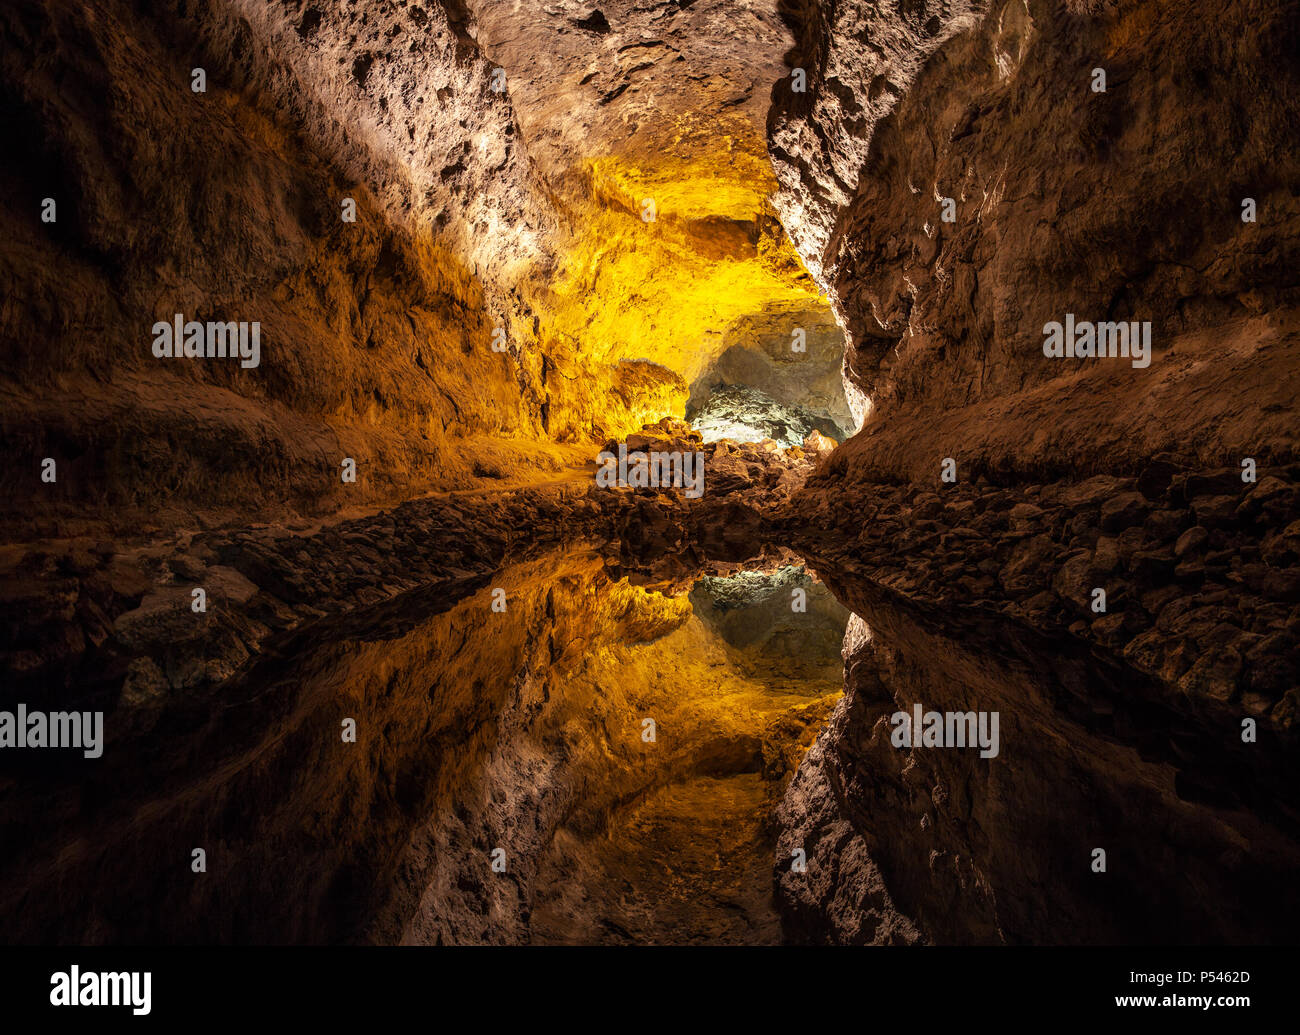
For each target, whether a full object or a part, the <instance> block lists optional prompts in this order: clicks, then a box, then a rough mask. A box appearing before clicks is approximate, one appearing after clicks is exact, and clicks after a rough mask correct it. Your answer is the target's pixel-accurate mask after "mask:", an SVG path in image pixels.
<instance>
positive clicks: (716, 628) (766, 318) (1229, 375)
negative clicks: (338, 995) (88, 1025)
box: [0, 0, 1300, 944]
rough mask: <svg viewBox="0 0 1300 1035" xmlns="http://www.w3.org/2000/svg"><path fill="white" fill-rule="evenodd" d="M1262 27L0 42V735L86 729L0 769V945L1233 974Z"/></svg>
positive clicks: (1280, 276) (1252, 828) (30, 21)
mask: <svg viewBox="0 0 1300 1035" xmlns="http://www.w3.org/2000/svg"><path fill="white" fill-rule="evenodd" d="M1298 35H1300V11H1298V10H1297V8H1296V6H1295V5H1294V4H1291V3H1287V2H1284V0H1244V2H1241V3H1237V4H1232V5H1227V6H1226V7H1225V6H1224V5H1221V4H1212V3H1210V2H1208V0H1187V2H1172V0H1150V2H1139V0H1010V2H1005V3H1003V2H992V3H989V2H985V0H835V2H831V0H771V2H764V0H695V2H688V0H664V2H645V3H635V2H632V0H614V2H608V3H602V4H600V5H599V6H596V5H591V4H586V3H575V2H571V0H554V2H551V3H547V4H529V3H499V2H488V0H483V2H479V0H422V2H419V3H416V2H411V0H370V2H360V0H275V2H263V0H162V2H159V3H155V4H138V3H131V2H129V0H87V2H73V0H44V2H37V0H19V2H16V3H9V4H7V5H5V6H4V7H3V9H0V44H2V46H0V112H2V113H3V114H2V115H0V119H3V123H2V124H0V132H3V135H4V139H5V142H6V145H7V151H6V159H5V161H4V162H3V165H0V298H2V299H3V301H0V350H3V356H4V358H5V359H6V363H5V364H4V367H3V370H0V442H2V443H3V451H4V456H5V464H4V467H3V470H2V471H0V521H3V527H4V536H3V538H4V543H3V545H0V618H3V629H2V630H0V637H2V639H0V676H3V682H2V683H0V710H5V709H11V708H14V707H15V706H16V705H17V704H18V703H24V704H25V705H26V706H28V707H32V708H35V707H44V708H55V707H59V708H85V709H89V708H96V709H102V710H104V712H105V714H106V730H107V733H106V743H105V751H104V755H103V757H102V759H100V760H98V761H97V762H96V763H95V765H97V768H96V769H94V770H93V771H92V770H88V769H87V768H86V767H85V765H83V764H82V761H81V760H80V759H78V760H76V761H75V762H69V761H67V759H66V758H62V759H61V758H56V757H54V756H52V755H51V754H49V753H44V754H42V753H40V752H34V753H28V754H15V753H10V752H8V751H7V749H6V753H5V755H4V756H3V758H2V759H0V824H2V833H3V840H4V842H5V844H6V845H10V846H13V850H12V851H11V852H9V853H8V854H7V855H6V857H5V859H4V860H3V861H0V889H3V890H0V917H2V918H3V920H4V924H3V927H4V931H5V935H4V937H5V938H6V939H7V940H12V941H21V942H40V941H56V942H61V943H76V942H82V941H84V942H106V943H113V942H122V941H126V942H133V941H146V942H147V941H164V942H176V941H190V942H193V941H217V942H232V943H239V942H248V941H267V942H281V941H283V942H312V943H320V942H342V941H370V942H387V943H394V942H407V943H520V942H528V941H534V942H559V943H573V942H617V943H630V942H694V943H707V942H727V943H746V942H755V943H756V942H775V941H787V942H788V941H795V942H816V943H834V944H842V943H855V944H881V943H890V944H914V943H923V942H930V943H936V942H937V943H998V942H1025V943H1059V942H1161V943H1168V942H1197V941H1209V942H1251V941H1279V940H1285V939H1286V938H1287V937H1288V936H1289V935H1290V934H1291V932H1293V931H1294V930H1295V926H1296V923H1297V922H1300V903H1298V902H1297V900H1296V895H1295V892H1294V880H1293V877H1292V875H1293V874H1294V872H1295V867H1296V865H1297V863H1298V862H1300V798H1298V797H1297V792H1296V790H1295V788H1296V787H1298V786H1300V782H1298V781H1297V775H1300V774H1297V772H1296V767H1295V761H1294V760H1295V758H1296V757H1297V755H1296V751H1297V747H1298V746H1300V745H1298V744H1297V735H1298V731H1297V728H1296V727H1297V723H1296V720H1297V709H1298V708H1300V696H1298V695H1300V689H1298V686H1300V456H1298V455H1297V452H1296V434H1297V428H1298V427H1300V421H1297V412H1296V409H1297V407H1296V399H1297V397H1298V395H1300V356H1298V353H1297V347H1298V344H1300V341H1298V339H1300V318H1298V317H1297V305H1296V303H1297V299H1298V298H1300V277H1298V276H1297V273H1296V271H1297V269H1298V268H1300V263H1298V261H1297V260H1300V202H1298V201H1297V198H1298V197H1300V158H1298V157H1297V153H1296V147H1295V141H1296V140H1297V138H1300V68H1298V62H1297V58H1296V55H1297V53H1300V39H1298ZM1103 81H1104V89H1103V88H1102V86H1103ZM353 216H355V218H353ZM177 314H181V318H182V319H183V320H185V321H190V320H195V321H202V322H207V321H214V322H216V321H222V322H224V321H246V322H250V323H251V322H253V321H256V322H257V323H258V326H259V328H260V357H259V362H258V363H257V364H256V365H255V366H254V365H250V366H243V365H241V364H240V362H238V361H237V360H230V359H221V358H216V357H205V358H184V357H179V358H178V357H159V356H158V355H157V354H156V353H155V350H154V347H153V346H154V341H155V335H156V332H155V330H154V326H155V323H156V322H158V321H162V322H164V323H168V322H170V321H172V320H173V319H174V318H175V317H176V315H177ZM1070 321H1077V322H1079V323H1084V322H1087V323H1106V322H1118V321H1123V322H1128V321H1135V322H1138V323H1147V324H1149V325H1150V331H1151V341H1152V351H1151V354H1150V356H1149V357H1147V358H1149V363H1141V364H1134V363H1133V362H1130V359H1128V358H1104V359H1101V358H1074V357H1059V358H1058V357H1052V356H1049V355H1046V354H1045V352H1044V347H1043V346H1044V337H1045V335H1046V333H1047V331H1046V328H1047V327H1048V325H1050V324H1052V323H1053V322H1061V323H1065V322H1070ZM687 420H689V421H691V422H693V424H694V426H691V425H690V424H688V423H687ZM620 447H624V449H625V452H626V453H627V454H628V455H629V456H630V457H632V458H633V459H635V458H638V457H648V456H650V455H652V454H659V453H665V454H693V453H695V452H698V453H700V454H701V455H702V457H703V460H704V472H705V479H704V486H703V495H702V496H700V497H698V498H697V497H695V496H692V495H689V494H687V493H685V492H683V491H682V487H681V486H676V487H671V486H670V487H664V486H657V485H654V486H648V487H639V488H638V487H635V486H633V487H629V486H626V485H624V486H619V487H608V486H606V485H603V484H601V483H599V482H598V481H596V480H595V479H594V478H593V466H592V461H593V460H595V459H596V457H597V455H598V454H599V453H600V452H601V451H602V450H607V451H609V452H610V453H612V454H617V453H618V451H619V449H620ZM783 447H785V448H783ZM349 464H352V465H355V471H356V478H355V480H350V479H348V478H347V477H344V475H346V474H347V473H348V471H349V470H350V466H349ZM51 465H52V466H51ZM56 472H57V476H55V477H49V476H45V475H55V473H56ZM814 573H815V576H816V577H815V578H814ZM198 589H203V590H204V591H205V593H206V598H207V602H208V608H207V610H206V611H197V610H195V609H194V608H193V606H192V601H193V598H194V593H195V591H196V590H198ZM1098 590H1102V591H1104V593H1105V604H1104V607H1103V608H1100V609H1099V608H1098V607H1097V603H1098V598H1097V591H1098ZM498 591H502V592H503V593H504V597H501V596H499V594H498ZM800 593H804V594H806V600H805V602H806V605H807V606H806V607H805V608H804V609H803V610H799V609H797V608H795V607H793V606H792V604H791V602H792V601H793V600H796V599H798V598H799V594H800ZM502 601H504V602H505V603H506V606H505V608H504V609H503V608H502V607H500V606H498V605H500V604H501V603H502ZM846 608H847V609H848V610H847V611H846V610H845V609H846ZM850 612H851V614H850ZM846 625H847V630H846V628H845V627H846ZM842 633H843V634H844V635H843V639H842V652H843V653H842V662H843V665H842V666H841V665H840V664H839V663H838V662H837V661H836V651H837V649H838V645H839V644H840V641H841V634H842ZM841 676H842V680H841ZM841 687H842V689H843V694H842V696H840V690H841ZM917 704H920V705H921V706H922V707H923V708H925V709H927V710H928V709H940V710H961V711H965V710H968V709H972V710H973V709H979V710H986V711H996V712H998V713H999V714H1000V716H1001V717H1002V725H1001V740H1002V744H1001V750H1000V751H999V752H998V753H997V754H996V756H994V757H987V758H982V757H980V755H979V754H978V752H971V751H962V750H955V751H948V750H941V749H926V748H914V749H903V748H899V747H897V746H895V745H894V744H893V743H891V740H890V732H891V729H890V723H889V717H890V715H891V714H892V713H893V712H895V711H896V710H901V711H905V712H910V710H911V709H912V707H913V706H914V705H917ZM345 717H347V718H351V719H354V720H356V723H357V731H358V737H357V741H356V742H355V743H350V742H348V741H345V740H342V739H340V737H339V727H340V722H341V720H342V719H343V718H345ZM649 718H653V719H654V720H655V728H656V731H657V739H655V738H651V739H647V738H646V736H645V732H646V730H647V728H648V727H646V726H645V721H646V720H647V719H649ZM1250 724H1254V725H1253V726H1251V727H1250V728H1251V729H1253V730H1254V733H1255V737H1254V739H1252V740H1247V739H1244V738H1243V730H1244V729H1245V728H1246V727H1247V726H1250ZM86 764H90V763H86ZM88 772H90V773H91V776H89V777H88V776H87V773H88ZM193 845H205V846H207V849H208V858H209V862H210V865H209V869H208V871H207V874H206V880H204V881H200V882H196V881H195V880H194V879H193V874H192V873H191V872H190V871H189V870H188V869H187V868H186V866H185V860H186V859H187V855H186V853H188V852H189V850H190V848H191V846H193ZM1097 848H1104V849H1106V850H1107V851H1108V852H1109V853H1110V860H1111V865H1110V868H1109V870H1108V871H1107V872H1106V873H1105V874H1104V875H1103V874H1098V873H1094V872H1093V871H1092V870H1091V869H1090V866H1089V863H1090V858H1091V853H1092V852H1093V851H1094V850H1095V849H1097ZM497 850H501V851H503V852H504V858H505V859H506V860H508V865H507V867H506V869H504V870H500V871H498V870H494V869H492V868H491V866H490V865H489V864H488V860H489V859H490V858H491V856H492V854H493V853H494V852H495V851H497ZM796 860H798V861H799V862H800V865H799V866H798V867H796V866H795V865H794V862H795V861H796Z"/></svg>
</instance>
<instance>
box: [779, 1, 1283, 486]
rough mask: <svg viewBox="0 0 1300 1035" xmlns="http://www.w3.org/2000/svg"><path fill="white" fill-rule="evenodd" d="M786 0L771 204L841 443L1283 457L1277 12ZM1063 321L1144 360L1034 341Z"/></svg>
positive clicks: (1048, 471)
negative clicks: (847, 398)
mask: <svg viewBox="0 0 1300 1035" xmlns="http://www.w3.org/2000/svg"><path fill="white" fill-rule="evenodd" d="M789 6H790V9H789V12H788V16H789V18H790V19H791V21H792V24H793V26H794V29H795V35H796V38H797V39H798V40H799V44H798V46H797V47H796V48H795V50H794V51H793V52H792V54H791V55H789V56H788V57H787V62H788V63H790V64H792V65H795V64H800V65H804V66H806V67H807V68H808V70H809V90H808V93H807V94H802V95H801V94H794V93H791V91H790V90H789V89H788V88H787V87H786V86H785V85H784V84H778V86H777V88H776V89H775V90H774V93H773V108H772V112H771V115H770V116H769V140H770V143H771V147H772V153H773V164H774V168H775V170H776V173H777V176H778V179H780V181H781V184H782V190H781V193H780V194H779V195H778V197H777V199H776V206H777V209H778V211H779V212H781V214H782V217H783V219H784V220H785V222H786V226H787V228H788V229H789V230H790V233H791V236H792V238H793V239H794V241H795V242H796V245H797V246H798V248H799V250H800V253H801V255H802V256H803V258H804V260H805V262H806V263H807V264H808V267H809V269H810V270H812V271H813V272H814V273H815V274H816V275H817V277H818V279H819V281H820V282H821V283H822V284H823V286H825V287H826V289H827V291H828V293H829V295H830V297H831V300H832V304H833V306H834V308H835V311H836V313H837V315H838V317H839V319H840V320H841V322H842V324H843V326H844V328H845V331H846V336H847V339H848V343H847V346H846V354H845V368H844V369H845V376H846V378H847V379H848V380H849V381H850V382H851V383H852V384H853V385H854V386H855V387H856V388H857V389H858V390H859V391H861V392H862V393H864V394H865V395H866V396H868V397H870V399H871V401H872V407H873V409H872V414H871V417H870V419H869V420H868V422H867V425H866V427H865V428H864V430H863V433H862V434H861V435H860V436H858V437H857V439H856V440H855V441H854V442H853V443H852V444H850V445H848V446H846V447H845V448H844V455H845V457H846V459H847V460H848V461H849V462H851V463H852V464H854V465H856V466H859V467H861V468H863V469H864V470H868V471H871V472H873V473H875V474H878V475H880V476H888V477H906V478H909V479H916V480H920V479H923V478H928V477H929V476H930V475H931V473H932V472H933V471H935V470H937V465H938V464H939V462H940V460H941V458H943V457H945V456H950V457H956V458H958V459H959V460H961V461H962V462H963V464H964V465H965V466H966V469H967V470H970V471H972V472H974V473H981V472H987V473H989V474H990V476H994V475H997V476H1000V477H1002V478H1004V479H1006V478H1012V477H1020V476H1026V477H1031V478H1040V479H1041V478H1043V477H1060V476H1065V475H1070V474H1073V473H1077V472H1083V473H1095V472H1110V473H1127V474H1137V473H1138V470H1139V469H1140V465H1141V464H1142V462H1143V461H1144V460H1145V459H1146V458H1147V457H1150V456H1151V455H1153V454H1154V453H1157V452H1162V451H1163V452H1169V453H1173V454H1176V455H1177V456H1179V457H1180V458H1182V459H1184V460H1186V461H1187V462H1189V463H1199V464H1202V465H1207V466H1214V465H1217V464H1222V463H1225V462H1229V461H1232V462H1235V460H1236V459H1239V458H1240V457H1242V456H1252V457H1256V458H1268V459H1270V460H1276V461H1278V462H1286V461H1289V460H1290V459H1292V458H1293V457H1294V446H1295V438H1294V435H1295V430H1294V429H1295V427H1296V421H1295V419H1294V417H1295V412H1294V400H1295V398H1296V395H1297V393H1296V388H1297V383H1296V377H1297V374H1296V370H1295V367H1294V363H1292V362H1291V361H1290V356H1291V353H1292V352H1293V350H1294V348H1295V340H1296V317H1295V310H1296V301H1297V298H1298V297H1300V294H1298V293H1300V282H1298V281H1297V278H1296V275H1295V269H1296V253H1297V249H1298V247H1300V245H1298V241H1300V209H1297V204H1296V200H1295V199H1296V196H1297V190H1296V188H1297V186H1298V185H1300V163H1298V162H1297V159H1296V155H1295V153H1294V148H1291V147H1290V146H1289V144H1288V143H1287V142H1288V141H1289V140H1292V139H1294V138H1295V135H1296V132H1297V129H1298V128H1300V123H1298V120H1300V105H1298V104H1297V97H1298V96H1300V69H1298V68H1297V63H1296V62H1295V60H1294V54H1295V49H1296V44H1297V40H1298V39H1300V36H1298V33H1297V27H1298V19H1297V15H1296V12H1295V9H1294V6H1293V5H1290V4H1285V3H1280V2H1270V0H1261V2H1254V3H1245V4H1239V5H1234V7H1233V8H1232V9H1231V10H1230V11H1228V12H1220V11H1219V9H1218V8H1217V7H1213V6H1212V5H1210V6H1207V5H1202V4H1196V3H1191V4H1188V3H1136V2H1123V0H1120V2H1114V3H1105V4H1068V3H1061V2H1049V0H1039V2H1035V0H1028V2H1022V0H1013V2H1008V3H993V4H991V5H983V4H981V5H965V4H947V3H945V4H942V5H939V4H925V3H919V2H918V3H915V4H908V3H899V4H893V3H869V2H856V3H849V4H836V5H822V4H792V5H789ZM1211 23H1213V24H1214V26H1215V28H1214V30H1213V31H1206V29H1205V26H1206V25H1207V24H1211ZM1096 70H1101V71H1103V72H1104V74H1105V90H1104V92H1096V91H1095V90H1094V85H1095V84H1099V80H1098V78H1097V75H1096ZM1247 198H1249V199H1253V203H1254V206H1255V212H1256V216H1255V221H1253V222H1244V221H1243V218H1242V216H1243V211H1244V209H1243V200H1244V199H1247ZM948 202H951V203H950V204H948ZM1067 313H1072V314H1075V318H1076V319H1077V320H1079V321H1091V322H1104V321H1149V322H1150V323H1151V334H1152V346H1153V356H1152V358H1151V360H1150V365H1149V366H1148V367H1145V368H1140V369H1139V368H1135V367H1133V366H1132V365H1131V364H1130V362H1129V361H1127V360H1124V359H1105V360H1102V359H1073V358H1049V357H1046V356H1044V354H1043V343H1044V336H1045V335H1044V330H1043V329H1044V326H1045V324H1047V323H1048V322H1050V321H1064V320H1065V318H1066V314H1067Z"/></svg>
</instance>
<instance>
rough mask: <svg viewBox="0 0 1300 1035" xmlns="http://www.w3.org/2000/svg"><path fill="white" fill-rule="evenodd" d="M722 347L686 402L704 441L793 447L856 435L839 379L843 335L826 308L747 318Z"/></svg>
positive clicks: (729, 333) (772, 309) (725, 337)
mask: <svg viewBox="0 0 1300 1035" xmlns="http://www.w3.org/2000/svg"><path fill="white" fill-rule="evenodd" d="M721 347H722V351H721V353H720V354H719V355H718V357H717V359H716V360H714V361H713V362H712V363H711V364H710V366H709V367H708V368H707V369H706V370H705V371H704V372H703V373H701V374H700V375H699V376H698V377H697V378H696V379H695V381H694V382H693V383H692V384H691V391H690V396H689V397H688V399H687V401H686V421H687V423H688V424H690V425H691V426H692V427H694V428H695V429H696V430H697V431H699V432H700V433H701V435H702V436H703V439H704V441H705V442H716V441H719V440H721V439H732V440H735V441H739V442H759V441H762V440H764V439H771V440H773V441H774V442H776V443H777V444H778V445H779V446H782V447H791V446H801V445H803V444H804V442H805V441H806V440H807V439H808V437H809V436H810V435H811V434H812V433H813V432H814V431H816V432H817V433H818V434H820V435H823V436H825V437H826V438H827V439H830V440H832V441H834V442H836V443H838V442H843V441H845V440H846V439H848V438H850V437H851V436H852V434H853V432H854V431H855V430H856V424H855V421H854V417H853V414H852V412H851V410H850V408H849V403H848V399H847V398H846V395H845V389H844V379H843V376H842V374H841V367H842V365H843V356H844V335H843V332H842V331H841V329H840V328H839V326H838V325H837V324H836V322H835V320H834V318H833V317H832V315H831V313H830V311H829V309H824V310H819V309H815V308H806V309H797V310H791V309H789V308H782V307H776V306H773V307H769V308H768V309H767V310H765V311H763V312H760V313H753V314H747V315H746V316H745V317H743V318H741V319H740V320H737V321H736V322H735V323H734V324H732V325H731V326H730V327H729V328H728V329H727V331H726V332H725V333H724V335H723V337H722V346H721Z"/></svg>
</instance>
